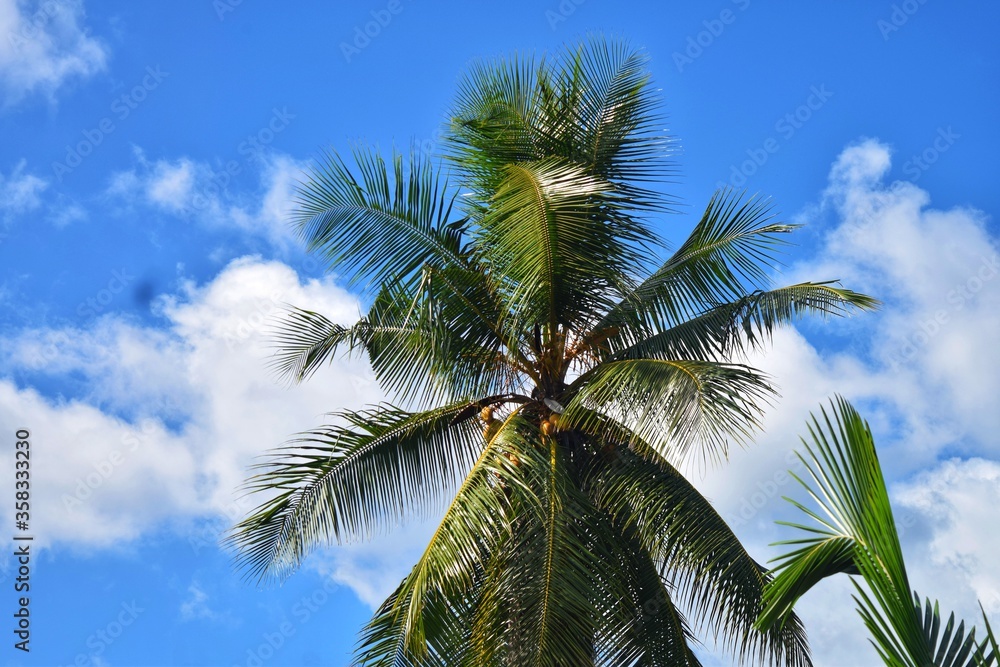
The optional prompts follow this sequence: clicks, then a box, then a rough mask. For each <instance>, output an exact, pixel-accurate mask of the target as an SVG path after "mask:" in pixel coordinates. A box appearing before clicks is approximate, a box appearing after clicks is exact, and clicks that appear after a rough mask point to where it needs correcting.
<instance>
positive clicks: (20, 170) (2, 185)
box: [0, 160, 49, 220]
mask: <svg viewBox="0 0 1000 667" xmlns="http://www.w3.org/2000/svg"><path fill="white" fill-rule="evenodd" d="M26 164H27V162H26V161H25V160H21V161H20V162H18V163H17V164H16V165H14V168H13V169H12V170H11V171H10V173H9V174H8V175H7V176H4V175H3V173H2V172H0V215H2V216H3V218H4V219H5V220H9V219H10V218H11V217H12V216H14V215H19V214H21V213H27V212H28V211H33V210H35V209H37V208H38V207H40V206H41V205H42V200H41V197H40V196H39V195H41V193H42V192H43V191H44V190H45V189H46V188H47V187H48V186H49V184H48V182H47V181H46V180H45V179H42V178H39V177H38V176H35V175H33V174H29V173H26V172H25V166H26Z"/></svg>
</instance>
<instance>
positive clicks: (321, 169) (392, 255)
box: [293, 148, 465, 288]
mask: <svg viewBox="0 0 1000 667" xmlns="http://www.w3.org/2000/svg"><path fill="white" fill-rule="evenodd" d="M353 157H354V162H355V163H356V165H357V169H358V171H359V172H360V180H359V179H357V178H355V176H354V174H352V173H351V171H350V169H349V168H348V166H347V165H346V164H345V162H344V161H343V159H342V158H341V157H340V156H339V155H337V154H336V153H328V154H326V155H325V156H324V157H323V158H322V160H321V161H319V162H318V164H317V165H316V166H315V167H314V168H313V169H312V171H311V172H310V173H309V178H308V179H307V180H306V181H305V182H304V183H303V184H301V185H300V187H299V189H298V192H297V199H296V202H297V204H298V207H297V209H296V213H295V216H294V218H293V222H294V224H295V226H296V228H297V229H298V232H299V234H300V235H301V236H302V238H303V240H305V242H306V245H307V247H308V249H309V250H311V251H313V252H315V253H317V254H319V255H320V256H322V257H323V258H325V259H326V260H327V262H328V263H329V267H330V269H331V270H333V271H338V272H343V273H344V274H346V275H348V276H350V284H352V285H354V284H360V283H367V286H375V287H376V288H377V287H381V285H383V284H384V283H385V282H386V281H389V280H400V279H405V278H407V277H409V276H411V275H412V274H413V273H414V272H415V271H417V270H419V268H420V267H421V266H423V265H424V264H425V263H430V264H433V265H435V266H447V265H458V266H462V265H464V263H465V259H464V258H463V255H462V249H461V245H462V230H463V228H464V223H463V221H462V220H460V219H459V220H452V219H451V212H452V204H453V203H454V197H455V193H454V192H450V191H449V188H448V186H447V183H446V182H444V181H442V180H441V179H440V177H439V175H438V174H437V173H436V172H435V171H434V169H433V167H432V166H431V165H430V163H429V162H428V161H427V160H426V159H425V158H419V157H414V158H411V160H410V162H409V164H408V165H407V168H404V164H403V158H402V157H401V156H399V155H398V154H394V155H393V157H392V160H391V165H389V164H386V161H385V160H384V159H383V158H382V157H381V156H380V155H378V154H376V153H374V152H372V151H370V150H365V149H360V148H359V149H358V150H355V151H354V155H353Z"/></svg>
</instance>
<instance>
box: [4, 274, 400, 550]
mask: <svg viewBox="0 0 1000 667" xmlns="http://www.w3.org/2000/svg"><path fill="white" fill-rule="evenodd" d="M284 302H290V303H295V304H298V305H301V306H303V307H308V308H311V309H314V310H318V311H321V312H324V313H326V314H327V315H328V316H330V317H331V318H332V319H334V320H335V321H338V322H342V323H348V322H352V321H354V320H355V319H356V318H357V314H358V304H357V302H356V301H355V299H354V298H353V297H352V296H350V295H349V294H347V293H346V292H344V291H343V290H341V289H339V288H337V287H335V286H334V285H332V284H331V283H329V282H324V281H317V280H311V281H308V282H306V283H301V282H300V281H299V280H298V277H297V276H296V274H295V273H294V272H293V271H292V270H291V269H290V268H288V267H287V266H285V265H283V264H280V263H274V262H263V261H260V260H259V259H254V258H246V259H243V260H238V261H235V262H233V263H232V264H230V265H229V266H228V267H227V268H226V269H225V270H224V271H223V272H222V273H220V274H219V276H217V277H216V279H215V280H214V281H212V282H211V283H208V284H206V285H197V284H194V283H188V284H185V285H184V286H183V289H182V290H181V291H180V293H179V294H177V295H174V296H173V297H170V298H166V299H165V300H163V301H162V302H161V303H160V304H159V308H160V312H161V314H162V317H163V320H164V326H163V327H161V328H156V327H150V326H144V325H139V324H137V323H135V322H131V321H129V320H127V319H124V318H121V317H118V316H116V315H105V316H103V317H100V318H96V319H95V320H94V321H93V322H92V323H91V324H90V325H88V326H86V327H81V328H74V329H54V330H53V329H35V330H28V331H24V332H22V333H21V334H20V335H19V336H17V337H15V338H13V339H10V340H7V341H4V342H3V343H2V346H0V358H2V359H3V367H4V368H7V369H12V370H19V371H22V372H28V373H42V374H45V375H46V376H48V377H49V378H52V379H68V378H77V379H78V380H79V381H78V382H76V383H74V382H72V381H69V380H67V382H66V383H65V384H66V386H76V385H78V386H81V387H82V389H81V390H80V392H79V393H78V395H74V396H70V397H65V398H63V399H58V400H57V399H52V398H49V397H44V396H42V395H40V394H39V393H38V392H36V391H34V390H32V389H30V388H25V387H20V386H17V385H16V384H15V383H14V382H13V381H12V380H11V379H0V422H2V423H5V424H17V425H21V426H25V427H27V428H30V429H31V431H32V442H33V448H34V452H33V456H32V461H33V463H32V470H33V476H34V478H35V479H36V480H37V484H36V486H35V489H36V490H35V493H34V495H33V503H32V509H33V513H32V520H33V526H32V527H33V529H35V530H37V534H38V537H37V538H36V539H37V540H39V541H41V542H42V543H43V544H50V545H51V544H66V545H70V546H82V547H91V548H99V547H107V546H111V545H115V544H120V543H123V542H127V541H129V540H132V539H135V538H138V537H140V536H142V535H143V534H145V533H146V532H147V531H150V530H153V529H155V528H156V527H158V526H164V525H174V526H182V525H185V524H189V523H190V522H191V521H192V520H194V519H196V518H199V517H205V516H214V515H222V514H225V513H226V512H229V513H231V514H233V513H239V512H242V511H245V510H246V509H248V507H246V506H243V505H239V506H238V507H237V510H236V511H235V512H234V510H233V508H234V506H236V504H235V503H234V497H235V490H236V488H237V487H238V485H239V484H240V483H241V482H242V480H243V477H244V475H245V473H246V469H247V466H248V464H249V463H250V462H251V460H252V458H253V457H254V456H256V455H259V454H260V453H262V452H263V451H264V450H266V449H267V448H269V447H272V446H277V445H280V444H281V443H283V442H284V441H286V440H287V438H288V437H289V436H290V435H291V434H294V433H296V432H298V431H300V430H302V429H304V428H308V427H309V426H313V425H319V424H321V423H323V421H324V416H323V415H324V414H325V413H327V412H329V411H331V410H334V409H338V408H341V407H351V406H354V407H359V406H360V405H362V404H365V403H370V402H376V401H378V400H380V399H381V395H380V394H378V393H377V388H376V386H375V385H374V383H371V382H370V381H369V380H368V377H369V376H368V373H367V371H366V369H365V367H364V365H363V364H362V363H361V362H358V361H342V360H337V361H335V362H334V363H333V364H332V368H329V369H327V370H326V372H322V373H319V374H318V375H317V376H316V377H315V378H314V379H313V381H311V382H310V383H307V384H305V385H302V386H301V387H297V388H294V389H287V388H284V387H282V386H280V385H278V384H277V383H276V382H275V380H274V378H273V376H271V375H270V373H269V372H268V371H267V369H266V367H265V361H266V358H267V356H268V355H269V354H270V350H269V348H267V347H266V344H265V342H264V340H263V338H262V331H263V330H264V329H265V328H266V325H267V322H268V321H269V319H268V318H269V317H271V316H272V315H275V314H277V312H278V309H279V306H280V304H281V303H284ZM80 378H82V380H80ZM4 484H5V485H7V486H9V483H8V482H4ZM8 518H10V517H8Z"/></svg>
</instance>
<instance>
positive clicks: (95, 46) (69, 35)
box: [0, 0, 109, 106]
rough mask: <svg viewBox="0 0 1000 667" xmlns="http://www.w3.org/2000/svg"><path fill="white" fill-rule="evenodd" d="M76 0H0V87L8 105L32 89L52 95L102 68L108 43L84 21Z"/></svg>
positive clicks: (30, 92)
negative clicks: (88, 29) (97, 37)
mask: <svg viewBox="0 0 1000 667" xmlns="http://www.w3.org/2000/svg"><path fill="white" fill-rule="evenodd" d="M84 16H85V12H84V8H83V2H82V1H81V0H36V1H31V0H20V1H19V0H0V92H2V94H3V100H4V101H3V105H4V106H10V105H13V104H16V103H17V102H19V101H21V100H22V99H23V98H25V97H26V96H28V95H31V94H33V93H36V92H37V93H42V94H44V95H46V96H48V97H49V99H50V100H51V99H54V97H55V93H56V91H57V90H58V89H59V88H61V87H62V86H63V85H64V84H65V83H66V82H68V81H70V80H72V79H82V78H87V77H90V76H93V75H94V74H96V73H97V72H100V71H102V70H104V69H105V67H106V66H107V60H108V55H109V52H108V49H107V46H106V45H105V44H103V43H102V42H100V41H99V40H97V39H95V38H93V37H91V36H90V35H89V34H88V32H87V29H86V28H85V27H83V25H82V23H83V20H84Z"/></svg>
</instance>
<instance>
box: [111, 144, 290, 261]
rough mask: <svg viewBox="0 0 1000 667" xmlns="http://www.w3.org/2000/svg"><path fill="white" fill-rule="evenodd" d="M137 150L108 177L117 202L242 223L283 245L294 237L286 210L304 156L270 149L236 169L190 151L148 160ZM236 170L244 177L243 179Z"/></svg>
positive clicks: (214, 223) (211, 223) (212, 223)
mask: <svg viewBox="0 0 1000 667" xmlns="http://www.w3.org/2000/svg"><path fill="white" fill-rule="evenodd" d="M135 155H136V165H135V166H134V167H133V168H131V169H128V170H124V171H119V172H116V173H115V174H113V175H112V176H111V178H110V182H109V185H108V188H107V191H106V192H107V194H108V195H109V196H111V197H112V198H114V199H115V200H117V201H118V202H119V203H121V204H123V205H125V206H127V207H130V208H131V207H151V208H153V209H155V210H158V211H160V212H162V213H164V214H168V215H172V216H175V217H178V218H182V219H187V220H194V221H197V222H199V223H200V224H203V225H205V226H208V227H229V228H232V229H238V230H240V231H243V232H247V233H249V234H252V235H255V236H257V237H261V238H264V239H266V240H268V241H270V242H272V243H273V244H275V245H276V246H278V247H282V248H283V247H287V245H288V244H289V242H290V241H291V239H292V233H291V229H290V228H289V225H288V214H289V212H290V210H291V202H292V197H293V195H294V186H295V182H296V181H297V180H298V179H299V178H300V177H301V174H302V172H303V171H304V169H305V167H306V165H305V163H304V162H300V161H298V160H295V159H294V158H292V157H290V156H288V155H283V154H280V153H270V152H266V153H261V154H260V155H259V157H258V158H256V159H255V160H254V161H252V162H251V163H249V164H245V165H239V169H238V170H237V171H236V174H233V173H230V172H228V171H226V169H225V168H220V169H213V168H212V166H211V165H210V164H209V163H207V162H203V161H197V160H192V159H190V158H187V157H180V158H177V159H174V160H170V159H162V158H161V159H157V160H152V161H150V160H148V159H147V158H146V155H145V153H144V152H143V151H142V150H141V149H136V151H135ZM237 176H239V177H242V181H240V182H239V184H237V182H236V178H237Z"/></svg>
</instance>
